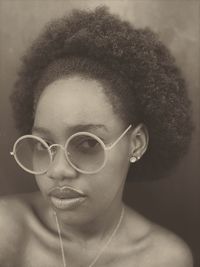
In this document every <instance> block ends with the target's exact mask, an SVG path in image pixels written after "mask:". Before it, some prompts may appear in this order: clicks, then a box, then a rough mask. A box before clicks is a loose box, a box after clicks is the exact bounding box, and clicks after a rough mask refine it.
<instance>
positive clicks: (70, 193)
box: [49, 186, 86, 209]
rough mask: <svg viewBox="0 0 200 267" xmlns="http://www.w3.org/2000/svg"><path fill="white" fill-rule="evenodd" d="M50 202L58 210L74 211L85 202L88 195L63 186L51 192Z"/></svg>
mask: <svg viewBox="0 0 200 267" xmlns="http://www.w3.org/2000/svg"><path fill="white" fill-rule="evenodd" d="M49 196H50V200H51V203H52V204H53V206H54V207H55V208H57V209H74V208H76V207H78V206H79V205H80V204H81V203H82V202H84V201H85V198H86V195H85V194H84V193H83V192H82V191H81V190H79V189H76V188H73V187H70V186H63V187H55V188H53V189H51V190H50V192H49Z"/></svg>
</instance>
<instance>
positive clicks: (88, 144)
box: [79, 138, 99, 149]
mask: <svg viewBox="0 0 200 267" xmlns="http://www.w3.org/2000/svg"><path fill="white" fill-rule="evenodd" d="M96 145H99V142H98V141H97V140H95V139H94V138H88V139H85V140H82V142H81V143H80V144H79V146H80V147H82V148H85V149H90V148H91V149H92V148H95V146H96Z"/></svg>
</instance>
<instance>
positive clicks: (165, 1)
mask: <svg viewBox="0 0 200 267" xmlns="http://www.w3.org/2000/svg"><path fill="white" fill-rule="evenodd" d="M99 4H106V5H107V6H109V7H110V10H111V11H112V12H114V13H117V14H119V15H120V16H121V17H122V18H124V19H126V20H129V21H130V22H131V23H133V24H134V25H135V26H137V27H146V26H148V27H150V28H152V29H153V30H154V31H156V32H157V33H159V35H160V38H161V40H163V42H164V43H165V44H166V45H167V46H168V47H169V49H170V50H171V51H172V53H173V54H174V56H175V58H176V61H177V64H178V65H179V66H180V68H181V69H182V72H183V73H184V76H185V77H186V81H187V83H188V88H189V95H190V98H191V100H192V102H193V111H194V112H193V113H194V122H195V127H196V129H195V132H194V135H193V141H192V144H191V149H190V151H189V152H188V154H187V155H186V157H185V158H184V159H183V160H182V161H181V163H180V164H179V166H178V167H177V169H176V170H175V171H174V173H173V174H172V175H171V176H170V177H168V178H167V179H165V180H160V181H154V182H138V183H129V184H127V186H126V190H125V195H124V198H125V201H126V202H127V203H128V204H129V205H130V206H132V207H133V208H135V209H136V210H138V211H139V212H141V213H142V214H144V215H145V216H146V217H148V218H149V219H151V220H153V221H155V222H157V223H159V224H161V225H163V226H164V227H166V228H168V229H171V230H172V231H174V232H175V233H177V234H178V235H179V236H181V237H182V238H183V239H184V240H185V241H186V242H187V244H188V245H189V246H190V248H191V250H192V252H193V254H194V258H195V266H196V267H197V266H200V166H199V165H200V107H199V104H200V88H199V85H200V78H199V77H200V74H199V71H200V66H199V62H200V61H199V59H200V57H199V56H200V55H199V44H200V26H199V25H200V14H199V12H200V10H199V8H200V2H199V1H195V0H138V1H137V0H119V1H118V0H110V1H109V0H108V1H106V0H102V1H100V0H98V1H97V0H82V1H80V0H73V1H71V0H63V1H61V0H28V1H26V0H24V1H22V0H21V1H19V0H0V127H1V128H0V170H1V172H0V195H7V194H17V193H23V192H31V191H35V190H37V187H36V184H35V182H34V178H33V177H32V176H31V175H28V174H27V173H25V172H23V171H22V170H21V169H20V168H18V166H17V165H16V163H15V162H14V160H13V158H12V157H11V156H10V155H9V152H10V151H11V150H12V145H13V143H14V141H15V140H16V138H17V137H18V133H17V131H16V130H15V128H14V122H13V118H12V112H11V107H10V103H9V95H10V93H11V91H12V89H13V84H14V82H15V80H16V76H17V70H18V68H19V66H20V58H21V56H22V55H23V54H24V52H25V51H26V49H27V47H28V46H29V44H30V43H31V42H32V40H34V39H35V37H36V36H37V35H38V33H39V32H40V31H41V28H42V27H43V26H44V24H45V23H46V22H48V21H49V20H51V19H53V18H57V17H60V16H61V15H63V14H67V13H68V12H70V10H71V9H72V8H76V7H77V8H93V7H95V6H97V5H99Z"/></svg>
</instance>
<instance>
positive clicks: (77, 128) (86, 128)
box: [32, 124, 108, 135]
mask: <svg viewBox="0 0 200 267" xmlns="http://www.w3.org/2000/svg"><path fill="white" fill-rule="evenodd" d="M98 129H103V130H105V131H106V132H108V129H107V127H106V126H105V125H104V124H78V125H72V126H68V127H67V131H69V132H70V133H71V134H72V133H76V132H85V131H87V132H88V131H92V130H98ZM32 131H33V132H37V133H43V134H48V135H49V134H51V132H50V130H48V129H47V128H45V127H40V126H34V127H33V128H32Z"/></svg>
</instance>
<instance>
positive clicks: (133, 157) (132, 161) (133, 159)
mask: <svg viewBox="0 0 200 267" xmlns="http://www.w3.org/2000/svg"><path fill="white" fill-rule="evenodd" d="M138 159H140V157H136V156H132V157H131V158H130V163H135V162H136V161H137V160H138Z"/></svg>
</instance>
